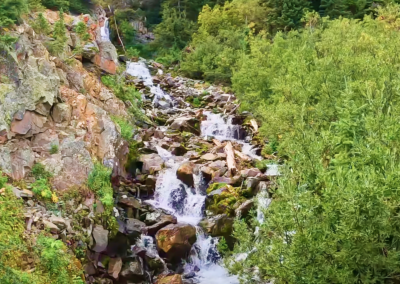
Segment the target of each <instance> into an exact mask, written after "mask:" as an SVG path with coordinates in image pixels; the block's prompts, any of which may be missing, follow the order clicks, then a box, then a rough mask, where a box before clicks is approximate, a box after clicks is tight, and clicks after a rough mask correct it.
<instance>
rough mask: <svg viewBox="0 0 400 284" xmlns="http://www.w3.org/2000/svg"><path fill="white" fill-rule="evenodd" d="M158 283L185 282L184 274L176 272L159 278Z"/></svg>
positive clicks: (177, 283) (175, 283)
mask: <svg viewBox="0 0 400 284" xmlns="http://www.w3.org/2000/svg"><path fill="white" fill-rule="evenodd" d="M156 284H183V281H182V276H180V275H179V274H175V275H172V276H166V277H164V278H161V279H159V280H157V282H156Z"/></svg>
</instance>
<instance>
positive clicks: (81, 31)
mask: <svg viewBox="0 0 400 284" xmlns="http://www.w3.org/2000/svg"><path fill="white" fill-rule="evenodd" d="M75 32H76V33H77V35H78V36H79V38H80V39H81V40H82V41H83V42H85V41H88V40H89V39H90V34H89V32H88V28H87V26H86V24H85V23H84V22H79V23H78V24H77V25H76V27H75Z"/></svg>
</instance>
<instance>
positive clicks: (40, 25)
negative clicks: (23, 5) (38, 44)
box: [32, 13, 51, 35]
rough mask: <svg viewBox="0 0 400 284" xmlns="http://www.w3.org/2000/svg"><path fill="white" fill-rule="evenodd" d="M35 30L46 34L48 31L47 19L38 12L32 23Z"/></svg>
mask: <svg viewBox="0 0 400 284" xmlns="http://www.w3.org/2000/svg"><path fill="white" fill-rule="evenodd" d="M32 27H33V28H34V30H35V32H36V33H38V34H40V35H48V34H49V33H50V30H51V29H50V25H49V22H48V21H47V19H46V18H45V17H44V16H43V13H40V14H39V15H38V17H37V18H36V20H35V22H34V23H33V24H32Z"/></svg>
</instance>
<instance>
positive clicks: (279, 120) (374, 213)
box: [227, 5, 400, 284]
mask: <svg viewBox="0 0 400 284" xmlns="http://www.w3.org/2000/svg"><path fill="white" fill-rule="evenodd" d="M399 11H400V9H399V7H398V6H393V5H390V6H388V7H386V8H383V7H381V8H379V10H378V11H377V13H378V17H377V18H376V19H372V18H371V17H365V18H364V20H363V21H356V20H350V19H338V20H334V21H329V20H327V19H320V18H318V17H317V18H315V15H313V17H314V20H313V21H307V23H308V24H307V25H308V26H307V27H308V28H307V29H304V30H302V31H301V32H298V31H291V32H289V33H287V34H285V35H284V34H280V33H278V34H277V35H276V36H275V38H274V40H273V42H271V41H270V40H268V39H267V38H266V37H263V36H261V35H260V36H257V37H254V38H252V39H251V42H250V47H251V50H250V53H249V54H248V55H246V56H243V58H242V59H241V61H240V62H239V65H238V66H239V68H238V71H237V72H236V73H235V74H234V76H233V79H232V81H233V86H234V88H235V90H236V92H237V95H238V96H239V97H240V98H241V101H242V102H243V104H244V105H245V107H246V108H248V109H250V110H252V111H253V112H255V113H256V114H257V116H258V118H259V119H260V120H262V122H263V127H262V129H261V132H262V133H263V134H264V135H266V136H267V137H277V138H278V141H279V146H278V152H279V155H280V156H281V157H284V158H285V160H286V164H285V166H283V167H282V169H280V172H281V173H282V177H281V178H280V179H279V180H278V183H279V184H278V189H277V190H276V191H275V192H274V200H273V201H272V203H271V205H270V206H269V208H268V209H265V210H264V215H265V218H264V220H265V221H264V223H263V224H259V223H258V222H257V221H256V220H254V224H253V225H251V226H250V227H249V225H248V224H247V223H246V222H244V221H237V222H236V224H235V233H234V237H235V238H236V239H237V243H236V246H235V249H234V253H245V252H246V253H248V252H250V251H252V253H250V254H249V255H248V257H247V258H246V259H245V260H243V261H240V262H236V261H235V260H234V259H233V258H230V259H229V261H227V265H228V266H229V267H230V269H231V271H232V272H235V273H238V274H239V275H240V277H241V278H242V281H243V283H260V282H263V281H266V282H268V281H270V280H271V279H273V282H274V283H276V284H280V283H299V284H302V283H304V284H305V283H307V284H324V283H396V282H397V281H398V280H399V278H400V268H399V266H398V260H399V259H400V247H399V244H400V238H399V236H400V226H399V221H398V218H397V216H398V204H399V203H400V195H399V194H398V187H399V184H400V183H399V182H400V180H399V175H398V173H399V171H400V155H399V153H400V151H399V150H400V148H399V147H400V144H399V141H400V131H399V128H398V125H399V123H400V116H399V115H398V113H399V111H400V100H399V95H398V91H397V90H398V88H399V87H400V80H399V78H398V74H399V70H398V66H399V65H400V57H398V56H394V54H397V50H398V46H399V45H400V34H399V33H398V27H399V21H400V13H399ZM308 16H310V15H308ZM308 19H310V18H308ZM310 23H311V24H310ZM271 148H272V147H271ZM255 226H258V227H259V231H258V233H257V234H256V235H254V230H255V228H254V227H255ZM254 267H257V268H258V275H257V276H258V277H259V281H257V279H256V278H255V275H254Z"/></svg>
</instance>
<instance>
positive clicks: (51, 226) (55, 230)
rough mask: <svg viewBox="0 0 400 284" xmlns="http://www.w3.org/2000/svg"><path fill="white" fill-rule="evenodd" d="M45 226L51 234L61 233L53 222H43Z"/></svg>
mask: <svg viewBox="0 0 400 284" xmlns="http://www.w3.org/2000/svg"><path fill="white" fill-rule="evenodd" d="M43 225H44V227H45V228H46V229H49V230H50V232H51V233H53V234H57V233H58V231H59V228H58V227H57V226H56V225H54V224H53V223H52V222H49V221H46V220H43Z"/></svg>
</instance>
